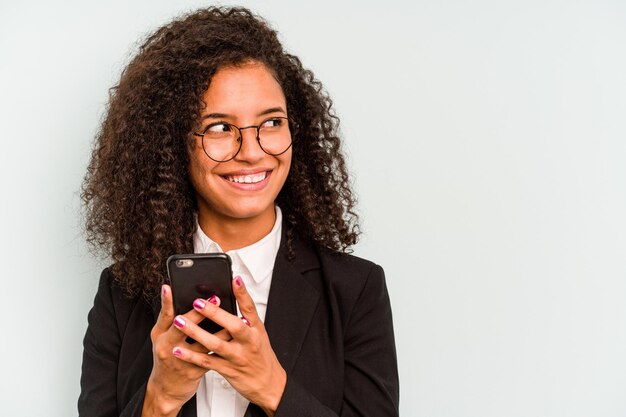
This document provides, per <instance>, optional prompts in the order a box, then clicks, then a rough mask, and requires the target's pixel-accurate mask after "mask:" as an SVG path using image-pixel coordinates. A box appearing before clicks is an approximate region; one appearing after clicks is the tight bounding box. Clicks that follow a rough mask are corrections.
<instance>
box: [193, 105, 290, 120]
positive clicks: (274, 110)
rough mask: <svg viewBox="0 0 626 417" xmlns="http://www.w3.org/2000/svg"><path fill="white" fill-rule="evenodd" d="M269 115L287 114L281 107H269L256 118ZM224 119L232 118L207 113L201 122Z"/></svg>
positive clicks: (224, 114) (225, 115) (228, 115)
mask: <svg viewBox="0 0 626 417" xmlns="http://www.w3.org/2000/svg"><path fill="white" fill-rule="evenodd" d="M271 113H287V112H286V111H285V110H284V109H283V108H282V107H280V106H279V107H270V108H269V109H265V110H263V111H262V112H261V113H259V114H257V117H258V116H265V115H267V114H271ZM226 118H234V116H233V115H231V114H226V113H209V114H205V115H203V116H202V120H204V119H226Z"/></svg>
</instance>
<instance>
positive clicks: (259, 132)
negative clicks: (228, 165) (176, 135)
mask: <svg viewBox="0 0 626 417" xmlns="http://www.w3.org/2000/svg"><path fill="white" fill-rule="evenodd" d="M291 125H292V128H293V130H294V132H291V130H290V121H289V118H287V117H272V118H269V119H266V120H264V121H263V122H261V124H259V125H258V126H246V127H238V126H235V125H233V124H231V123H226V122H218V123H211V124H210V125H208V126H207V127H206V128H205V129H204V131H203V132H202V133H195V132H194V136H198V137H201V138H202V149H203V150H204V153H205V154H206V156H208V157H209V158H211V159H212V160H214V161H215V162H227V161H230V160H231V159H233V158H234V157H235V156H237V154H238V153H239V151H240V150H241V146H242V144H243V139H242V137H243V136H242V133H241V131H242V130H244V129H253V128H254V129H256V140H257V142H258V143H259V146H260V147H261V149H262V150H263V152H265V153H266V154H268V155H272V156H278V155H281V154H283V153H285V152H287V150H288V149H289V148H290V147H291V135H292V134H294V135H295V128H296V124H295V123H293V122H291Z"/></svg>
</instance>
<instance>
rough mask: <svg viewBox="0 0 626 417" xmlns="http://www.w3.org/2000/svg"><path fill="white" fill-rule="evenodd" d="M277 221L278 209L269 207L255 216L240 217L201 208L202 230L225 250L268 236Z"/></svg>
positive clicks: (237, 247) (238, 247)
mask: <svg viewBox="0 0 626 417" xmlns="http://www.w3.org/2000/svg"><path fill="white" fill-rule="evenodd" d="M274 223H276V211H275V209H274V207H273V206H272V207H269V208H268V210H265V211H263V212H262V213H260V214H258V215H257V216H254V217H249V218H244V219H238V218H233V217H228V216H224V215H222V214H219V213H216V212H214V211H207V210H199V211H198V224H199V225H200V228H201V229H202V231H203V232H204V233H205V234H206V235H207V236H208V237H209V238H211V239H212V240H213V241H214V242H216V243H217V244H218V245H220V248H222V250H223V251H224V252H228V251H229V250H233V249H240V248H243V247H246V246H249V245H251V244H253V243H255V242H258V241H259V240H261V239H263V238H264V237H265V236H267V235H268V234H269V233H270V232H271V231H272V228H273V227H274Z"/></svg>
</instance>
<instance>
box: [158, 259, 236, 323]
mask: <svg viewBox="0 0 626 417" xmlns="http://www.w3.org/2000/svg"><path fill="white" fill-rule="evenodd" d="M167 272H168V274H169V277H170V281H171V283H172V296H173V298H174V312H175V313H176V314H185V313H187V312H188V311H189V310H191V309H193V302H194V300H195V299H196V298H202V299H204V300H206V299H207V298H210V297H211V296H212V295H216V296H218V297H219V299H220V307H221V308H223V309H224V310H226V311H228V312H229V313H231V314H237V308H236V304H235V296H234V294H233V287H232V272H231V261H230V257H229V256H228V255H226V254H225V253H206V254H190V255H172V256H170V257H169V258H168V259H167ZM200 327H202V328H203V329H204V330H206V331H208V332H210V333H215V332H217V331H219V330H221V329H222V327H221V326H219V325H218V324H216V323H214V322H213V321H211V320H209V319H205V320H203V321H202V322H201V323H200Z"/></svg>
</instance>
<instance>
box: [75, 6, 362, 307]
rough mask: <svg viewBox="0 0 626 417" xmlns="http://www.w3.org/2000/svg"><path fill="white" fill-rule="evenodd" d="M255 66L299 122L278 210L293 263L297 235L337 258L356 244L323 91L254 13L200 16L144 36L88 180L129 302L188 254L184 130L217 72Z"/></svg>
mask: <svg viewBox="0 0 626 417" xmlns="http://www.w3.org/2000/svg"><path fill="white" fill-rule="evenodd" d="M250 61H256V62H260V63H262V64H264V65H265V66H267V67H268V68H269V69H270V71H272V72H273V73H274V75H275V77H276V79H277V80H278V82H279V84H280V85H281V87H282V89H283V92H284V94H285V97H286V99H287V111H288V113H289V115H290V118H292V119H293V120H294V121H295V122H296V124H297V125H298V133H297V134H296V136H295V137H294V138H293V156H292V162H291V169H290V173H289V176H288V177H287V180H286V182H285V185H284V186H283V188H282V190H281V191H280V193H279V195H278V197H277V201H276V202H277V204H278V205H279V206H280V208H281V210H282V212H283V216H284V219H285V222H286V226H287V227H286V229H287V242H288V247H289V253H290V256H293V249H292V245H291V242H292V239H293V236H294V233H296V234H297V235H298V236H299V238H301V239H304V240H305V241H307V242H309V243H310V244H312V245H315V246H318V247H324V248H329V249H331V250H334V251H344V252H345V251H348V250H349V248H350V246H351V245H353V244H354V243H356V241H357V238H358V236H359V233H360V231H359V225H358V217H357V215H356V214H355V212H354V207H355V197H354V194H353V193H352V191H351V189H350V182H349V177H348V172H347V169H346V165H345V161H344V157H343V155H342V153H341V142H340V139H339V137H338V134H337V130H338V124H339V119H338V118H337V117H336V115H335V114H334V111H333V110H332V101H331V100H330V98H329V97H328V95H327V94H326V93H325V91H324V90H323V88H322V84H321V83H320V82H319V81H318V80H317V79H316V78H315V77H314V75H313V73H312V72H311V71H310V70H307V69H305V68H304V67H303V66H302V63H301V61H300V60H299V59H298V58H297V57H296V56H294V55H291V54H288V53H287V52H285V51H284V50H283V47H282V45H281V44H280V42H279V40H278V36H277V33H276V32H275V31H274V30H273V29H271V28H270V27H269V25H268V24H267V23H266V22H265V21H264V20H263V19H262V18H260V17H259V16H256V15H254V14H253V13H251V12H250V11H249V10H247V9H244V8H223V7H211V8H208V9H202V10H198V11H195V12H193V13H190V14H188V15H186V16H183V17H182V18H179V19H177V20H174V21H173V22H171V23H169V24H167V25H166V26H164V27H162V28H160V29H158V30H156V31H155V32H154V33H153V34H151V35H149V36H148V38H147V40H146V41H145V43H144V44H143V45H142V46H141V47H140V49H139V51H138V53H137V54H136V56H135V57H134V58H133V59H132V60H131V62H130V63H129V65H128V66H127V67H126V68H125V70H124V71H123V72H122V74H121V77H120V81H119V83H118V84H117V85H116V86H114V87H113V88H111V90H110V98H109V104H108V107H107V112H106V115H105V117H104V119H103V122H102V126H101V128H100V130H99V132H98V135H97V137H96V144H95V147H94V150H93V153H92V157H91V161H90V164H89V167H88V169H87V174H86V176H85V179H84V182H83V186H82V194H81V197H82V200H83V202H84V206H85V217H86V232H87V240H88V242H89V243H90V244H91V245H92V246H93V247H94V248H97V249H100V250H103V251H104V252H105V253H106V254H107V255H110V256H111V258H112V260H113V265H112V267H111V270H112V272H113V274H114V275H115V277H116V278H117V280H118V282H119V283H120V284H121V285H122V286H123V288H125V290H126V292H127V293H128V294H129V295H143V296H145V297H146V298H148V299H153V297H154V296H155V295H156V294H157V292H158V290H159V287H160V285H161V284H163V283H164V282H166V280H167V273H166V270H165V260H166V259H167V257H168V256H169V255H172V254H174V253H189V252H193V234H194V232H195V227H196V224H195V218H194V215H193V213H194V212H195V211H196V210H197V207H196V199H195V192H194V189H193V187H192V185H191V182H190V179H189V174H188V165H189V150H190V146H191V145H190V144H191V140H192V139H191V132H193V131H194V129H196V128H197V127H198V123H199V120H200V114H201V112H202V110H203V108H204V106H205V104H204V103H203V101H202V97H203V94H204V93H205V91H206V90H207V89H208V87H209V83H210V82H211V78H212V77H213V75H214V74H215V73H216V72H217V71H218V70H219V69H220V68H223V67H226V66H237V65H242V64H245V63H247V62H250Z"/></svg>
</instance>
